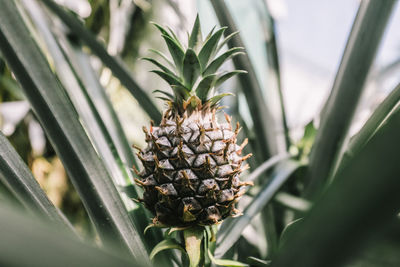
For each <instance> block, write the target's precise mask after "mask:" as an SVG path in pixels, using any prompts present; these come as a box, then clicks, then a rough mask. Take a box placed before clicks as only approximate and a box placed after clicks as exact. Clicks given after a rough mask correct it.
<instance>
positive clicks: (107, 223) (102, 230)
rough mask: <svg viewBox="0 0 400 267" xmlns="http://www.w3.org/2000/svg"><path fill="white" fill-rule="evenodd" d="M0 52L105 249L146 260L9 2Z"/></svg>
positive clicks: (0, 14)
mask: <svg viewBox="0 0 400 267" xmlns="http://www.w3.org/2000/svg"><path fill="white" fill-rule="evenodd" d="M0 49H1V51H2V54H3V56H4V58H5V59H6V61H7V63H8V66H9V67H10V68H11V69H12V70H13V73H14V74H15V76H16V78H17V80H18V81H19V82H20V84H21V86H22V88H23V90H24V92H25V95H26V97H27V99H28V100H29V101H30V103H31V105H32V108H33V110H34V112H35V114H36V115H37V117H38V118H39V120H40V122H41V124H42V125H43V127H44V129H45V131H46V133H47V135H48V137H49V138H50V141H51V143H52V145H53V147H54V149H55V150H56V152H57V154H58V156H59V157H60V159H61V160H62V161H63V163H64V166H65V167H66V170H67V172H68V174H69V176H70V178H71V180H72V182H73V184H74V186H75V188H76V189H77V191H78V193H79V194H80V196H81V199H82V201H83V203H84V205H85V207H86V209H87V211H88V213H89V216H90V217H91V218H92V221H93V223H94V225H95V227H96V229H97V230H98V233H99V236H100V237H101V238H102V240H103V241H104V243H105V244H106V245H107V244H109V245H110V246H112V245H111V244H117V245H118V246H119V247H120V249H121V251H130V252H131V253H132V255H134V257H135V258H138V259H140V258H143V259H146V258H147V260H148V256H147V253H146V250H145V248H144V247H143V244H142V243H141V240H140V237H139V236H137V235H135V234H134V233H135V229H134V228H133V225H132V224H131V223H130V219H129V215H128V213H127V211H126V209H125V207H124V205H123V203H122V201H121V199H120V197H119V194H118V192H117V190H116V188H115V186H114V185H113V184H112V181H111V178H110V176H109V174H108V172H107V170H106V169H105V167H104V166H103V165H102V162H101V161H100V159H99V157H98V155H97V153H96V151H95V150H94V148H93V146H92V144H91V142H90V140H89V138H88V137H87V135H86V132H85V130H84V129H83V127H82V125H81V123H80V121H79V118H78V116H77V114H76V112H75V109H74V108H73V106H72V105H71V102H70V101H69V99H68V97H67V96H66V94H65V91H64V88H63V87H62V86H61V85H60V83H59V82H58V80H57V79H56V78H55V76H54V75H53V73H52V71H51V70H50V68H49V65H48V63H47V62H46V60H45V58H44V56H43V55H42V54H41V52H40V50H39V48H38V47H37V45H36V43H35V42H34V41H33V40H32V38H31V35H30V33H29V32H28V30H27V28H26V26H25V24H24V22H23V20H22V19H21V17H20V15H19V13H18V11H17V8H16V6H15V3H14V2H13V1H2V8H1V9H0Z"/></svg>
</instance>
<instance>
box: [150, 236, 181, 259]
mask: <svg viewBox="0 0 400 267" xmlns="http://www.w3.org/2000/svg"><path fill="white" fill-rule="evenodd" d="M166 249H179V250H181V251H183V252H184V251H185V249H184V248H183V247H182V246H181V245H180V244H179V243H178V242H176V241H175V240H173V239H165V240H163V241H161V242H160V243H158V244H157V245H156V246H155V247H154V248H153V250H152V251H151V253H150V259H151V260H152V259H153V258H154V257H155V256H156V255H157V254H158V253H159V252H160V251H163V250H166Z"/></svg>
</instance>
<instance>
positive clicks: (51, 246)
mask: <svg viewBox="0 0 400 267" xmlns="http://www.w3.org/2000/svg"><path fill="white" fill-rule="evenodd" d="M2 204H4V203H2ZM0 217H1V220H0V229H1V241H2V242H0V258H1V263H2V265H3V266H59V267H67V266H97V267H108V266H126V267H128V266H148V265H144V264H143V262H141V261H140V260H138V261H132V259H130V260H128V259H127V258H124V257H122V256H120V253H119V252H118V251H116V249H115V248H114V251H110V250H109V251H104V250H101V249H99V248H96V247H94V246H93V245H89V244H86V243H83V242H82V241H80V240H78V239H76V238H73V236H71V235H69V233H68V232H65V231H60V229H59V228H57V227H54V225H52V224H44V223H43V222H40V221H38V220H35V219H34V218H31V217H30V216H27V215H26V214H24V213H21V212H17V210H16V208H15V207H13V208H10V207H5V206H4V205H1V206H0Z"/></svg>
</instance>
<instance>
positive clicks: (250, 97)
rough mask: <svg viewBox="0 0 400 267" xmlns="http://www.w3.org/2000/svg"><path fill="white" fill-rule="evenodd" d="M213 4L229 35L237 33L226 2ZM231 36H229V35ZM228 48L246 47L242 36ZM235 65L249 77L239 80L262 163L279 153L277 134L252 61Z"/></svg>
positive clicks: (218, 0) (220, 0) (240, 60)
mask: <svg viewBox="0 0 400 267" xmlns="http://www.w3.org/2000/svg"><path fill="white" fill-rule="evenodd" d="M211 4H212V5H213V7H214V10H215V13H216V15H217V17H218V20H219V22H220V24H221V25H223V26H228V28H227V29H226V33H227V34H232V33H233V32H237V27H236V25H235V23H234V20H233V18H232V17H231V15H230V13H229V10H228V8H227V6H226V4H225V2H224V0H213V1H211ZM228 36H229V35H228ZM228 46H229V47H230V48H233V47H245V46H244V43H243V41H242V40H241V38H240V35H238V34H237V35H234V36H233V37H232V38H231V39H230V40H229V41H228ZM233 63H234V65H235V68H236V69H242V70H246V71H247V72H248V74H247V75H241V76H240V77H239V78H240V79H239V82H240V85H241V87H242V91H243V93H244V95H245V97H246V100H247V103H248V106H249V109H250V113H251V117H252V120H253V121H254V125H257V127H256V128H255V134H256V142H257V146H258V147H259V148H260V151H263V153H260V155H258V157H259V158H260V160H261V161H265V160H267V159H268V158H269V157H270V156H271V155H274V154H276V153H277V147H276V132H275V129H274V128H275V126H274V125H273V119H272V115H271V113H270V111H269V110H268V107H267V106H266V103H265V101H264V97H263V94H262V90H261V86H260V84H259V82H258V80H257V76H256V73H255V71H254V68H253V66H252V65H251V62H250V59H249V57H248V56H247V55H242V56H240V57H235V58H233Z"/></svg>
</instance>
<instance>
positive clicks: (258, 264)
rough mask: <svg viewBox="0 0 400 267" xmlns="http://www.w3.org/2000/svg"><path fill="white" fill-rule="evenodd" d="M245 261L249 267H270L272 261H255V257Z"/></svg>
mask: <svg viewBox="0 0 400 267" xmlns="http://www.w3.org/2000/svg"><path fill="white" fill-rule="evenodd" d="M247 261H248V262H249V263H250V266H254V267H267V266H271V263H272V261H270V260H269V261H265V260H261V259H257V258H256V257H248V258H247Z"/></svg>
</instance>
